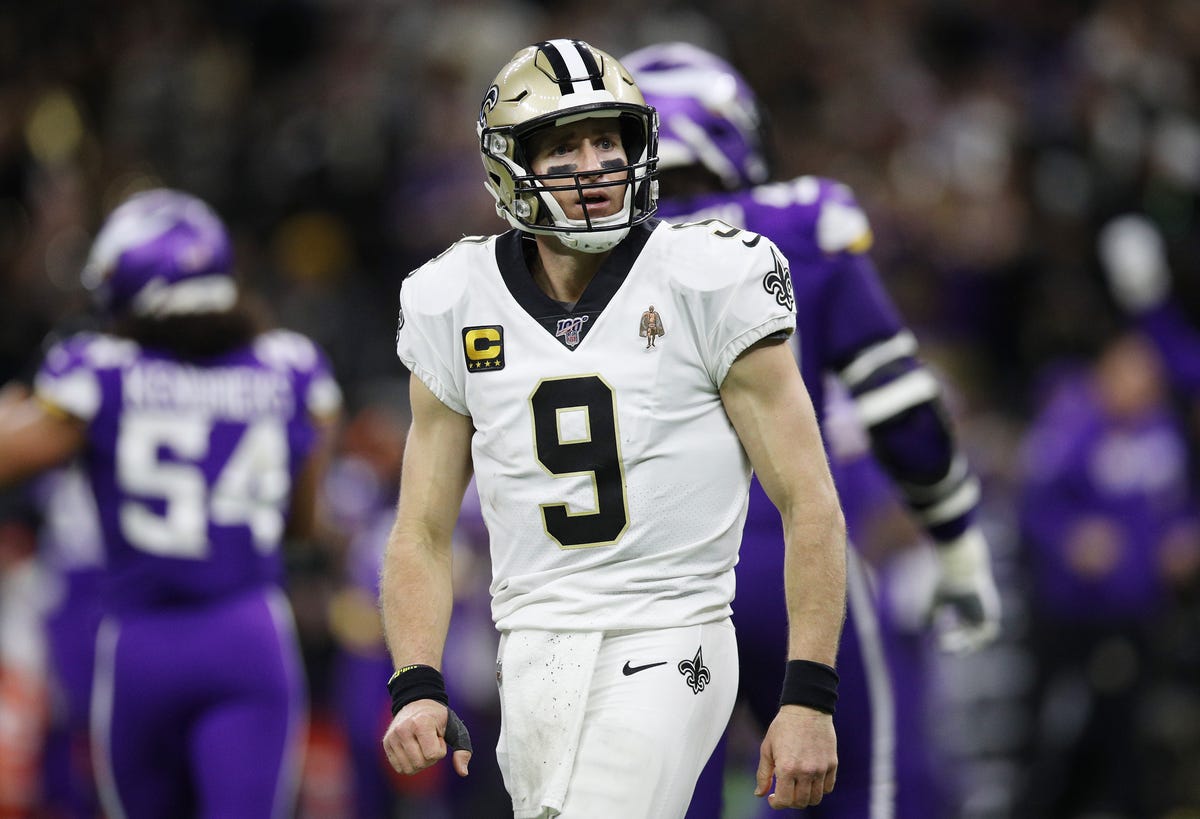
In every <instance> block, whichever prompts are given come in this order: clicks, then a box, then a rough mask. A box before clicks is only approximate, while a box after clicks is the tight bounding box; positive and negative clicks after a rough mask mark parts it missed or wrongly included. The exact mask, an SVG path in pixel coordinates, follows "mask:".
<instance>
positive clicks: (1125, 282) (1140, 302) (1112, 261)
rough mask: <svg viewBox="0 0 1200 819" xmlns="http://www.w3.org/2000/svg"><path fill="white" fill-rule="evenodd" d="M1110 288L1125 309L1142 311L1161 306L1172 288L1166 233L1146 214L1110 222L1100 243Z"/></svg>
mask: <svg viewBox="0 0 1200 819" xmlns="http://www.w3.org/2000/svg"><path fill="white" fill-rule="evenodd" d="M1096 250H1097V252H1098V254H1099V257H1100V265H1101V267H1103V268H1104V275H1105V277H1106V278H1107V279H1108V287H1109V289H1110V290H1111V291H1112V294H1113V298H1114V299H1115V300H1116V301H1117V303H1118V304H1119V305H1121V308H1122V309H1124V310H1126V311H1127V312H1130V313H1140V312H1143V311H1145V310H1149V309H1150V308H1152V307H1157V306H1158V305H1159V304H1161V303H1162V302H1163V300H1164V299H1165V298H1166V297H1167V292H1168V291H1169V290H1170V286H1171V282H1170V278H1171V276H1170V268H1169V267H1168V265H1167V255H1166V250H1165V248H1164V246H1163V239H1162V234H1161V233H1159V231H1158V228H1156V227H1155V226H1154V224H1153V223H1151V222H1150V220H1149V219H1146V218H1145V217H1144V216H1138V215H1136V214H1132V213H1130V214H1125V215H1124V216H1118V217H1117V218H1116V219H1113V220H1112V221H1111V222H1109V223H1108V224H1106V225H1105V226H1104V227H1103V228H1102V229H1101V230H1100V234H1099V236H1098V241H1097V243H1096Z"/></svg>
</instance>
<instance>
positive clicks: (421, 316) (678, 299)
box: [397, 220, 795, 631]
mask: <svg viewBox="0 0 1200 819" xmlns="http://www.w3.org/2000/svg"><path fill="white" fill-rule="evenodd" d="M531 241H532V240H531V239H529V238H525V237H524V236H523V235H522V234H521V233H519V232H517V231H510V232H508V233H505V234H502V235H500V236H492V237H468V238H466V239H463V240H461V241H459V242H457V243H456V244H454V245H452V246H451V247H450V248H449V249H448V250H447V251H446V252H444V253H443V254H442V255H441V256H438V257H437V258H435V259H433V260H432V261H430V262H429V263H427V264H426V265H424V266H423V267H421V268H419V269H417V270H416V271H414V272H413V273H412V274H410V275H409V277H408V278H406V279H405V281H404V283H403V286H402V288H401V292H400V306H401V312H400V322H399V330H398V332H397V353H398V355H399V357H400V359H401V360H402V361H403V362H404V364H405V365H406V366H407V367H408V368H409V369H410V370H411V371H412V373H413V374H414V375H415V376H416V377H417V378H419V379H421V381H422V382H423V383H424V384H425V385H426V386H427V387H428V388H429V389H430V391H431V392H432V393H433V394H434V395H435V396H437V398H438V399H439V400H440V401H442V402H443V403H444V404H446V406H448V407H449V408H450V409H452V410H454V411H455V412H458V413H461V414H463V415H467V416H469V417H470V418H471V420H472V422H473V424H474V427H475V433H474V436H473V439H472V445H471V446H472V458H473V462H474V469H475V479H476V485H477V487H478V490H479V496H480V500H481V503H482V509H483V514H484V519H485V522H486V524H487V528H488V532H489V535H490V540H491V555H492V574H493V579H492V589H491V591H492V598H493V599H492V614H493V618H494V620H495V621H496V625H497V627H498V628H500V629H502V630H507V629H517V628H536V629H547V628H550V629H554V630H562V631H571V630H587V631H592V630H596V631H602V630H616V629H641V628H662V627H673V626H684V625H693V624H698V623H704V622H711V621H713V620H718V619H722V618H724V617H726V616H728V615H729V613H730V602H731V601H732V599H733V593H734V575H733V567H734V564H735V563H736V561H737V552H738V545H739V543H740V540H741V534H742V525H743V523H744V521H745V517H746V503H747V489H748V486H749V480H750V472H751V469H750V463H749V460H748V458H747V456H746V453H745V451H744V449H743V448H742V446H741V443H740V442H739V440H738V438H737V434H736V433H735V431H734V429H733V426H732V424H731V423H730V421H729V418H728V416H727V415H726V414H725V411H724V407H723V405H722V402H721V397H720V392H719V390H720V385H721V383H722V381H723V380H724V379H725V376H726V374H727V373H728V371H729V367H730V365H731V364H732V363H733V362H734V360H735V359H736V358H737V357H738V355H740V354H741V353H742V352H744V351H745V350H746V349H747V348H748V347H750V346H751V345H752V344H754V343H756V342H758V341H760V340H763V339H766V338H768V337H786V336H787V335H788V334H790V333H791V332H792V331H793V330H794V328H795V315H794V309H795V303H794V299H793V295H792V289H791V279H790V277H789V275H788V270H787V264H786V261H785V260H784V258H783V256H782V255H781V254H780V253H779V251H778V250H777V249H776V248H775V246H774V245H773V244H772V243H771V242H770V241H769V240H767V239H766V238H764V237H762V236H759V235H757V234H753V233H748V232H744V231H739V230H737V229H734V228H731V227H730V226H729V225H726V224H724V223H722V222H718V221H715V220H710V221H708V222H701V223H691V224H681V225H668V224H666V223H664V222H659V221H656V220H651V221H649V222H647V223H645V224H644V225H641V226H639V227H637V228H634V229H633V230H632V231H631V232H630V235H629V237H628V238H627V239H626V240H625V241H624V242H622V243H621V244H620V245H618V246H617V247H616V248H615V249H614V250H613V251H612V253H611V254H610V256H609V257H608V258H607V259H606V260H605V261H604V264H603V265H602V266H601V268H600V270H599V271H598V272H597V274H596V276H595V278H594V279H593V280H592V281H591V283H590V284H589V285H588V287H587V289H586V291H585V292H584V294H583V296H582V298H581V299H580V300H579V302H577V303H576V304H574V305H564V304H562V303H559V302H556V301H554V300H552V299H550V298H549V297H548V296H547V295H545V294H544V293H543V292H542V291H541V289H540V288H538V286H537V285H536V284H535V283H534V281H533V278H532V276H531V274H530V272H529V268H528V265H527V263H526V252H527V251H530V252H532V248H531V247H530V246H529V245H530V243H531ZM647 327H650V328H652V331H649V332H648V331H647Z"/></svg>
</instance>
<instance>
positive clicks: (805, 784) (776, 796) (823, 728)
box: [754, 705, 838, 810]
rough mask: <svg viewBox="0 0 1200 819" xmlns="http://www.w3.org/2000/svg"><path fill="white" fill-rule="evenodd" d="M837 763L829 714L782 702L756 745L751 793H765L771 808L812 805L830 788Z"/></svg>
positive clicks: (831, 787)
mask: <svg viewBox="0 0 1200 819" xmlns="http://www.w3.org/2000/svg"><path fill="white" fill-rule="evenodd" d="M837 766H838V761H837V735H836V734H835V733H834V731H833V717H832V716H831V715H830V714H824V713H821V712H820V711H814V710H813V709H811V708H805V707H804V706H802V705H784V706H782V707H781V708H780V709H779V713H778V714H776V715H775V719H774V720H772V721H771V726H770V727H769V728H768V729H767V736H766V737H765V738H764V739H763V741H762V747H761V748H760V749H759V758H758V775H757V777H756V782H755V788H754V795H755V796H766V797H767V801H768V802H769V803H770V805H771V807H772V808H774V809H775V810H779V809H781V808H804V807H808V806H809V805H815V804H817V803H818V802H820V801H821V797H823V796H824V795H825V794H827V793H829V792H830V791H832V790H833V783H834V781H835V780H836V779H837ZM772 778H774V780H775V790H774V791H773V792H772V791H771V779H772ZM768 794H769V795H768Z"/></svg>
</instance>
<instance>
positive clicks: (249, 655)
mask: <svg viewBox="0 0 1200 819" xmlns="http://www.w3.org/2000/svg"><path fill="white" fill-rule="evenodd" d="M84 281H85V284H87V285H89V287H91V288H93V289H94V291H95V293H96V296H97V299H98V301H99V304H100V306H101V307H102V308H103V309H104V310H105V312H106V313H107V314H108V315H109V316H110V317H111V318H112V319H113V326H112V331H111V332H110V333H86V334H79V335H75V336H72V337H70V338H68V339H66V340H65V341H63V342H61V343H59V344H57V345H56V346H54V347H53V348H52V349H51V350H50V351H49V352H48V354H47V355H46V358H45V361H44V363H43V365H42V368H41V370H40V372H39V373H38V375H37V379H36V382H35V386H34V394H33V395H32V396H28V395H25V394H23V391H22V390H20V389H19V388H16V387H12V386H10V387H7V388H6V389H5V390H4V392H3V395H2V396H0V484H8V483H13V482H15V481H18V480H22V479H24V478H27V477H30V476H31V475H33V474H35V473H36V472H39V471H42V470H44V469H46V468H48V467H50V466H53V465H56V464H60V463H65V462H67V461H68V460H70V459H71V458H72V457H78V458H79V459H80V461H81V463H82V465H83V467H84V469H85V470H86V472H87V475H88V478H89V481H90V483H91V486H92V491H93V493H94V495H95V499H96V507H97V512H98V515H99V523H100V529H101V532H102V534H103V539H104V546H105V568H104V575H103V587H102V589H101V590H100V596H101V605H102V609H103V612H104V619H103V621H102V623H101V625H100V628H99V634H98V637H97V644H96V657H95V666H96V668H95V676H94V681H93V688H92V697H91V708H90V723H91V732H92V744H93V752H94V765H95V768H96V773H97V779H98V782H99V790H100V794H101V800H102V802H103V806H104V809H105V812H106V813H107V814H108V815H109V816H113V817H117V816H123V817H131V819H132V818H133V817H146V818H147V819H151V818H152V817H163V816H206V817H223V819H224V817H245V819H261V817H271V816H275V817H284V816H289V815H291V810H292V807H293V804H294V797H295V786H296V782H297V778H296V775H297V773H298V770H297V765H298V762H299V758H298V757H299V754H298V751H299V750H300V742H301V739H302V737H301V734H300V730H299V729H300V728H301V727H302V725H303V719H304V712H305V699H306V695H305V682H304V678H303V671H302V668H301V665H300V659H299V652H298V646H297V643H296V637H295V634H294V629H293V625H292V621H291V613H290V610H289V608H288V604H287V602H286V599H285V597H284V595H283V593H282V591H281V587H280V581H281V568H282V559H281V548H282V543H283V541H284V539H285V538H286V537H289V536H293V535H294V536H304V535H306V534H307V533H308V531H309V530H310V529H311V527H312V524H313V514H314V511H313V502H312V498H313V497H314V488H315V486H316V482H317V478H318V476H319V473H320V470H321V467H322V465H323V463H324V460H325V452H326V449H327V446H326V443H325V442H326V440H327V439H328V435H327V431H328V429H329V424H330V423H331V422H332V421H333V419H334V418H335V417H336V414H337V412H338V410H339V407H340V403H341V397H340V391H339V390H338V387H337V385H336V383H335V381H334V380H333V378H332V376H331V374H330V371H329V367H328V365H327V363H326V360H325V358H324V356H323V354H322V353H321V352H320V351H319V350H318V349H317V348H316V347H315V346H314V345H313V344H312V342H310V341H309V340H308V339H307V338H305V337H303V336H300V335H298V334H295V333H291V332H284V331H266V330H264V329H262V328H260V327H259V325H258V322H257V321H256V320H255V319H254V317H253V314H252V312H251V311H250V310H248V309H247V308H246V307H245V306H244V303H243V302H242V301H241V300H240V299H239V293H238V288H237V285H236V283H235V279H234V276H233V258H232V247H231V243H230V240H229V236H228V234H227V232H226V229H225V227H224V225H223V224H222V223H221V221H220V219H219V218H218V217H217V216H216V214H214V213H213V211H212V210H211V209H210V208H209V207H208V206H207V205H206V204H205V203H203V202H201V201H200V200H198V199H196V198H194V197H192V196H189V195H186V194H183V193H179V192H176V191H170V190H154V191H149V192H145V193H142V194H139V195H136V196H134V197H132V198H131V199H129V200H127V201H126V202H124V203H123V204H122V205H121V206H120V207H118V208H117V209H116V210H115V211H114V212H113V213H112V214H111V215H110V216H109V218H108V220H107V221H106V223H105V225H104V226H103V228H102V229H101V231H100V233H99V235H98V236H97V238H96V241H95V244H94V245H93V248H92V253H91V256H90V258H89V260H88V264H87V267H86V268H85V271H84Z"/></svg>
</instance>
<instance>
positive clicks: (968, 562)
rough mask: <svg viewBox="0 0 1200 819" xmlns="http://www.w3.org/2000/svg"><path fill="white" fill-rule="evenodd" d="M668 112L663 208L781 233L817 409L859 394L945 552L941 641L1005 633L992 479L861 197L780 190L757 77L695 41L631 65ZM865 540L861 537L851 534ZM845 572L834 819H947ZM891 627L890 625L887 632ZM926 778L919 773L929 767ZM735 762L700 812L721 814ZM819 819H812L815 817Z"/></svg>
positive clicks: (758, 647) (773, 605) (774, 639)
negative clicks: (920, 336) (984, 508)
mask: <svg viewBox="0 0 1200 819" xmlns="http://www.w3.org/2000/svg"><path fill="white" fill-rule="evenodd" d="M624 62H625V64H626V66H627V67H628V68H629V69H630V71H632V72H633V74H634V77H635V78H636V79H637V81H638V84H639V85H640V86H641V88H642V92H643V93H644V94H645V97H646V101H647V103H648V104H650V105H652V106H653V107H654V108H655V109H656V110H657V111H658V115H659V120H660V124H659V146H660V147H659V170H660V180H661V186H662V187H661V193H662V197H663V198H662V201H661V203H660V208H659V214H660V215H661V216H663V217H664V218H665V219H668V220H670V221H673V222H677V223H684V224H686V223H688V222H693V221H696V220H700V221H707V220H711V219H713V218H720V219H723V220H725V221H727V222H729V223H730V224H732V225H736V226H737V227H740V228H743V229H746V230H751V231H754V232H755V233H758V234H762V235H764V236H768V237H770V238H771V240H772V241H774V242H776V243H777V244H778V246H779V247H780V249H781V250H782V251H783V253H784V255H786V256H787V258H788V260H789V261H790V262H791V276H792V282H791V284H792V289H793V291H794V293H795V298H796V313H797V319H796V324H797V333H796V336H795V338H794V341H795V344H794V345H793V347H792V349H793V350H794V351H795V354H796V356H797V358H798V361H799V365H800V370H801V373H802V374H803V376H804V382H805V385H806V386H807V388H808V391H809V394H810V395H811V396H812V398H813V402H814V404H815V406H816V407H817V408H818V410H819V411H821V412H824V410H825V405H826V390H825V379H826V378H827V377H828V376H835V377H836V378H837V379H839V380H840V381H841V383H842V385H843V386H844V387H845V389H846V390H847V391H848V392H849V394H850V395H851V397H852V398H853V401H854V404H855V405H856V407H857V414H858V416H859V417H860V419H861V421H862V423H863V424H864V425H865V426H866V428H867V430H868V431H869V434H870V437H871V442H872V448H873V451H874V454H875V456H876V457H877V459H878V461H879V462H880V464H882V466H883V467H885V468H886V470H887V471H888V473H889V474H890V476H891V478H892V479H893V481H894V483H895V486H896V488H897V489H898V490H899V492H900V493H901V495H902V496H903V498H904V499H905V500H906V501H907V503H908V505H909V507H910V508H911V509H912V512H913V513H914V514H915V516H916V518H917V519H918V520H919V521H920V522H921V523H922V524H923V525H924V528H925V529H926V531H927V532H928V533H929V536H930V537H931V538H932V539H933V541H934V542H935V543H936V544H937V550H936V553H937V556H938V558H939V560H940V567H941V576H940V582H939V585H938V587H937V591H936V596H935V599H934V603H935V605H936V606H937V607H939V608H942V609H948V610H950V611H951V613H952V615H953V616H952V617H951V618H950V622H949V623H948V624H947V626H946V629H945V630H944V631H943V632H942V633H941V635H940V636H941V640H942V642H943V644H944V645H945V647H947V648H950V649H954V650H966V649H971V648H975V647H978V646H979V645H981V644H983V643H986V642H987V641H988V640H990V639H991V638H992V637H993V636H995V634H996V633H997V630H998V623H999V598H998V595H997V592H996V588H995V584H994V582H993V579H992V573H991V568H990V563H989V557H988V546H987V543H986V541H985V539H984V536H983V534H982V532H981V531H980V529H979V528H978V527H977V526H976V525H975V524H974V521H973V516H974V513H975V509H976V506H977V505H978V501H979V485H978V482H977V480H976V478H975V477H974V475H973V474H972V472H971V470H970V469H969V468H968V465H967V462H966V459H965V458H964V457H963V454H962V452H961V451H960V450H959V448H958V447H957V445H956V443H955V439H954V436H953V434H952V431H951V427H950V425H949V423H948V421H947V417H946V412H945V410H944V408H943V406H942V400H941V389H940V387H939V384H938V380H937V378H936V377H935V376H934V375H933V374H932V373H931V372H930V371H929V370H928V369H927V368H926V367H925V366H923V364H922V362H921V360H920V359H919V358H918V356H917V342H916V339H915V338H914V336H913V334H912V333H911V332H910V331H909V330H908V329H906V327H905V325H904V324H903V322H902V320H901V317H900V316H899V315H898V313H897V311H896V309H895V307H894V306H893V304H892V302H891V300H890V299H889V297H888V295H887V294H886V292H885V291H884V289H883V287H882V285H881V283H880V280H879V276H878V274H877V272H876V270H875V268H874V266H873V265H872V263H871V259H870V257H869V255H868V254H867V251H868V250H869V248H870V246H871V230H870V226H869V224H868V222H867V218H866V216H865V215H864V213H863V211H862V209H861V208H860V207H859V205H858V204H857V202H856V201H855V199H854V196H853V194H852V193H851V191H850V190H849V189H848V188H847V187H846V186H844V185H842V184H839V183H837V182H835V181H833V180H829V179H823V178H818V177H813V176H804V177H801V178H799V179H794V180H790V181H786V182H772V181H770V176H769V174H770V168H769V167H768V162H767V152H766V146H765V137H764V128H763V115H762V112H761V110H760V107H759V104H758V100H757V97H756V95H755V94H754V92H753V91H752V90H751V88H750V87H749V85H748V84H747V83H746V81H745V79H744V78H743V77H742V76H741V75H740V74H739V73H738V72H737V71H736V70H735V69H734V68H733V67H732V66H731V65H729V63H727V62H726V61H725V60H723V59H721V58H719V57H717V56H715V55H713V54H711V53H709V52H707V51H704V50H702V49H700V48H697V47H695V46H693V45H690V44H686V43H664V44H658V45H653V46H648V47H646V48H644V49H641V50H639V51H637V52H635V53H633V54H630V55H628V56H626V57H625V58H624ZM769 508H770V503H769V501H768V497H767V495H766V494H764V492H763V487H762V486H761V485H760V484H759V482H758V481H755V482H754V483H753V485H752V487H751V492H750V511H749V515H748V518H747V522H746V534H745V542H744V544H743V547H742V557H741V561H740V562H739V564H738V567H737V579H738V591H739V594H738V598H737V603H736V605H735V616H734V622H735V624H736V625H737V626H738V630H739V633H740V634H741V661H742V675H741V676H742V685H741V692H742V695H743V696H744V697H745V699H746V701H747V702H748V704H749V706H750V708H751V710H752V712H753V713H754V715H755V716H756V717H757V718H758V719H760V720H762V719H769V715H770V712H771V711H772V710H773V709H774V707H775V705H774V701H775V689H776V688H777V687H778V684H779V678H778V677H779V675H778V664H777V663H776V662H774V658H775V657H778V656H779V654H780V653H781V652H782V651H783V650H784V646H785V645H786V623H787V616H786V609H785V606H784V600H783V597H782V595H781V594H780V593H779V582H778V573H777V570H776V568H775V563H776V560H777V553H778V546H777V544H778V543H779V542H780V540H781V538H782V533H781V531H780V528H779V521H778V516H775V515H773V514H771V513H770V511H769ZM852 534H853V533H852ZM847 561H848V574H849V582H848V591H849V597H848V603H849V606H848V609H849V616H848V620H847V628H846V630H845V634H844V636H843V640H842V644H841V647H840V651H839V654H838V663H837V668H838V672H839V674H840V675H841V678H842V701H843V706H842V707H839V709H838V711H837V714H836V716H835V724H836V725H837V726H838V737H839V741H840V742H839V749H838V758H839V766H838V770H839V777H838V779H839V782H838V789H837V791H836V792H835V793H834V795H833V796H832V797H831V798H830V799H829V800H826V801H825V802H823V803H822V804H821V807H820V809H819V814H820V815H821V816H838V817H848V818H849V817H853V819H868V818H871V819H873V818H874V817H892V816H912V817H922V818H923V819H924V817H934V816H938V815H939V814H938V812H937V810H936V808H937V806H936V805H932V804H930V800H929V799H927V798H925V797H923V796H922V795H921V790H924V789H920V790H918V789H917V788H914V787H912V785H914V784H915V782H913V781H911V780H910V782H908V783H906V782H905V780H904V778H903V777H902V776H901V773H902V771H903V770H905V766H906V765H909V764H911V762H912V761H913V759H915V756H916V755H915V754H913V753H911V752H909V753H907V755H905V754H904V753H898V751H903V750H904V749H902V748H901V747H900V744H901V743H902V742H904V741H905V738H904V737H898V736H897V731H896V709H897V708H901V709H905V708H912V707H913V705H914V704H913V703H897V702H895V701H894V692H895V689H896V687H897V681H895V680H892V679H891V678H890V674H891V671H890V669H889V667H888V663H887V662H886V656H887V647H886V646H884V645H883V644H882V643H881V638H882V636H883V635H884V634H885V633H886V630H885V628H884V627H883V626H882V625H881V622H880V614H881V613H880V612H879V611H877V610H876V605H875V602H874V600H873V594H872V591H871V589H870V583H869V582H868V579H867V572H866V569H865V567H864V566H863V562H862V559H861V558H860V557H859V556H858V554H857V553H856V552H855V551H853V550H851V551H850V552H849V554H848V556H847ZM883 625H886V624H883ZM918 773H919V772H918ZM720 787H721V755H720V754H717V755H714V760H713V762H712V764H711V765H710V767H709V770H708V772H707V773H706V775H705V778H704V781H703V782H702V785H701V787H700V788H699V789H698V791H697V794H696V799H695V800H694V802H693V808H692V811H691V812H690V813H689V816H695V817H705V816H711V817H717V816H719V815H720V805H721V796H720ZM814 815H816V812H814Z"/></svg>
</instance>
